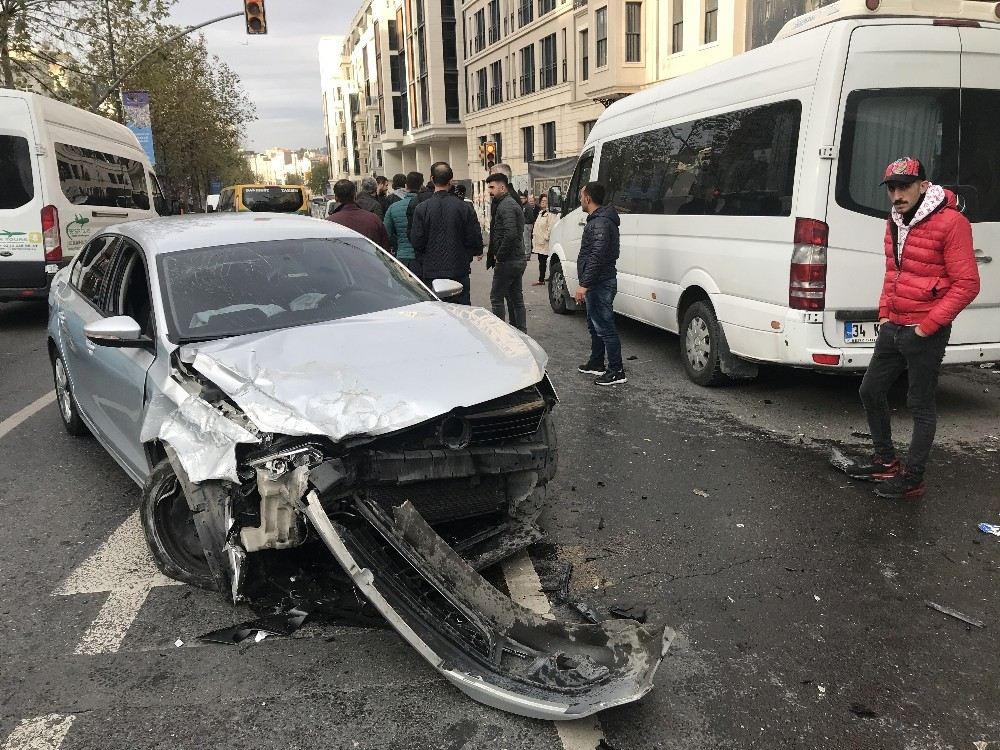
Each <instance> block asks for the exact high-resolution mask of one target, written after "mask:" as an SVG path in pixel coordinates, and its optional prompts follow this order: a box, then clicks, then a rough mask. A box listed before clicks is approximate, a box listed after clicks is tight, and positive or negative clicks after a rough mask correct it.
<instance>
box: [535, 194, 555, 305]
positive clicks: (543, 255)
mask: <svg viewBox="0 0 1000 750" xmlns="http://www.w3.org/2000/svg"><path fill="white" fill-rule="evenodd" d="M558 219H559V217H558V216H556V215H555V214H553V213H550V212H549V197H548V196H547V195H545V194H542V195H541V196H540V197H539V198H538V217H537V218H536V219H535V228H534V230H533V231H532V234H531V251H532V252H533V253H534V254H535V255H537V256H538V281H536V282H534V283H533V284H532V286H542V285H544V284H545V270H546V266H548V263H549V237H551V236H552V227H554V226H555V224H556V221H558Z"/></svg>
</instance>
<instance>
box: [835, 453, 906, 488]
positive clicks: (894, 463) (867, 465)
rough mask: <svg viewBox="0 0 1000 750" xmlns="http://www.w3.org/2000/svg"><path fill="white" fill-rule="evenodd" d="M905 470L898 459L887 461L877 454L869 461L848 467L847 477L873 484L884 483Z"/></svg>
mask: <svg viewBox="0 0 1000 750" xmlns="http://www.w3.org/2000/svg"><path fill="white" fill-rule="evenodd" d="M902 470H903V466H902V464H900V463H899V459H898V458H893V459H891V460H889V461H886V460H885V459H884V458H882V456H880V455H878V454H877V453H876V454H875V455H874V456H872V457H871V459H870V460H868V461H862V462H860V463H856V464H854V465H853V466H849V467H847V469H845V471H846V472H847V476H849V477H851V478H852V479H867V480H869V481H871V482H884V481H886V480H888V479H892V478H893V477H894V476H896V475H897V474H899V473H900V472H901V471H902Z"/></svg>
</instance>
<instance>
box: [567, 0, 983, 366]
mask: <svg viewBox="0 0 1000 750" xmlns="http://www.w3.org/2000/svg"><path fill="white" fill-rule="evenodd" d="M933 4H935V5H940V8H941V12H940V13H938V14H937V15H938V16H940V17H928V15H929V13H930V12H929V11H928V10H927V8H928V7H929V6H930V5H932V3H930V2H927V0H881V1H880V0H840V2H837V3H833V4H832V5H828V6H825V7H822V8H820V9H818V10H816V11H813V12H811V13H808V14H806V15H804V16H801V17H799V18H796V19H794V20H792V21H791V22H789V23H788V24H787V25H786V26H785V28H784V29H782V31H781V33H780V34H779V35H778V38H777V39H776V41H774V42H773V43H772V44H769V45H767V46H766V47H762V48H760V49H756V50H753V51H751V52H747V53H746V54H743V55H740V56H739V57H736V58H734V59H731V60H727V61H725V62H721V63H718V64H716V65H713V66H711V67H708V68H705V69H704V70H701V71H698V72H695V73H690V74H688V75H685V76H682V77H679V78H676V79H673V80H671V81H668V82H666V83H663V84H661V85H658V86H656V87H653V88H650V89H647V90H645V91H642V92H639V93H637V94H633V95H632V96H629V97H627V98H625V99H623V100H621V101H619V102H616V103H615V104H613V105H612V106H610V107H609V108H608V109H607V111H606V112H605V113H604V114H603V115H602V116H601V118H600V119H599V120H598V121H597V124H596V125H595V126H594V128H593V131H592V132H591V134H590V137H589V138H588V139H587V143H586V145H585V147H584V150H583V153H582V155H581V157H580V161H579V163H578V165H577V168H576V173H575V175H574V177H573V180H572V182H571V184H570V187H569V189H568V194H567V196H566V201H565V204H564V206H563V213H562V219H561V221H560V222H559V223H558V224H557V225H556V227H555V228H554V230H553V232H552V239H551V250H552V255H551V256H550V257H551V258H552V261H551V262H552V269H551V272H550V282H549V300H550V303H551V305H552V308H553V309H554V310H555V311H556V312H560V313H561V312H567V311H569V310H572V309H574V308H575V305H574V304H573V300H572V295H573V292H574V290H575V288H576V284H577V271H576V259H577V255H578V253H579V250H580V236H581V233H582V231H583V225H584V220H585V218H586V217H585V216H584V214H583V213H582V211H581V209H580V208H579V198H578V195H577V193H578V190H579V188H580V187H581V186H583V185H584V184H586V182H587V181H588V180H598V181H600V182H601V183H603V184H604V185H605V186H606V187H607V191H608V197H607V199H606V201H605V202H606V203H610V204H613V205H615V206H616V207H617V209H618V211H619V213H620V214H621V257H620V259H619V261H618V297H617V299H616V300H615V310H616V311H617V312H619V313H621V314H623V315H626V316H628V317H631V318H635V319H637V320H641V321H644V322H647V323H650V324H652V325H655V326H658V327H660V328H664V329H666V330H668V331H671V332H678V333H679V334H680V347H681V354H682V358H683V360H684V364H685V367H686V368H687V372H688V375H689V376H690V377H691V379H692V380H694V381H695V382H697V383H700V384H702V385H712V384H715V383H718V382H721V381H723V380H725V378H726V376H730V377H752V376H753V375H755V374H756V369H757V363H760V362H774V363H780V364H786V365H791V366H796V367H810V368H823V369H829V370H837V371H850V370H861V369H864V368H865V367H866V366H867V364H868V362H869V360H870V359H871V356H872V350H873V345H874V341H875V335H876V330H877V320H878V314H877V307H878V299H879V293H880V291H881V285H882V279H883V274H884V270H885V259H884V256H883V235H884V232H885V220H886V217H887V215H888V211H889V204H888V200H887V197H886V192H885V188H883V187H881V186H880V184H879V183H880V182H881V180H882V172H883V170H884V168H885V166H886V165H887V164H889V163H890V162H891V161H893V160H894V159H896V158H897V157H899V156H904V155H908V156H915V157H917V158H919V159H921V160H922V161H923V162H924V164H925V165H926V167H927V170H928V175H929V177H930V178H931V180H932V181H934V182H937V183H940V184H942V185H944V186H946V187H949V188H951V189H953V190H955V191H956V192H957V193H958V195H959V197H960V201H961V202H964V206H965V209H964V210H965V214H966V216H967V217H968V218H969V219H970V220H971V221H972V226H973V236H974V239H975V247H976V248H977V250H976V256H977V260H978V261H979V264H980V265H979V270H980V274H981V277H982V291H981V292H980V294H979V297H978V298H977V299H976V300H975V302H973V303H972V305H971V306H970V307H969V308H967V309H966V310H965V311H964V312H962V313H961V315H960V316H959V317H958V319H957V320H956V321H955V324H954V327H953V330H952V334H951V343H950V345H949V347H948V351H947V354H946V355H945V362H946V363H961V362H979V361H987V360H989V361H993V360H1000V263H991V261H992V260H993V258H995V257H996V256H998V255H1000V138H998V137H997V135H996V129H997V124H996V123H997V117H998V113H1000V22H998V21H1000V18H998V14H1000V10H997V8H1000V6H997V5H996V4H995V3H992V2H991V3H982V2H972V1H970V0H935V2H934V3H933ZM997 259H998V260H1000V258H997Z"/></svg>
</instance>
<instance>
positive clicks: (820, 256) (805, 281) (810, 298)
mask: <svg viewBox="0 0 1000 750" xmlns="http://www.w3.org/2000/svg"><path fill="white" fill-rule="evenodd" d="M829 231H830V229H829V227H828V226H827V225H826V223H825V222H822V221H818V220H816V219H796V220H795V246H794V249H793V250H792V265H791V269H790V271H789V274H788V306H789V307H790V308H792V309H793V310H822V309H824V308H825V307H826V248H827V238H828V236H829Z"/></svg>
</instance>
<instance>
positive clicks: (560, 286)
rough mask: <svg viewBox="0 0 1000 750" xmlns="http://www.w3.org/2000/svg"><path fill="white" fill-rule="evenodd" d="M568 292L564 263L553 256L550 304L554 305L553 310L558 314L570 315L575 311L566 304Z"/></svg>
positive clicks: (550, 278) (550, 271)
mask: <svg viewBox="0 0 1000 750" xmlns="http://www.w3.org/2000/svg"><path fill="white" fill-rule="evenodd" d="M568 294H569V289H568V288H567V287H566V277H565V276H564V275H563V270H562V264H560V263H559V261H558V260H556V259H555V258H553V259H552V260H551V261H549V305H550V306H551V307H552V312H554V313H556V314H558V315H569V314H571V313H572V312H573V311H572V310H570V309H569V306H568V305H567V304H566V297H567V295H568Z"/></svg>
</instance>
